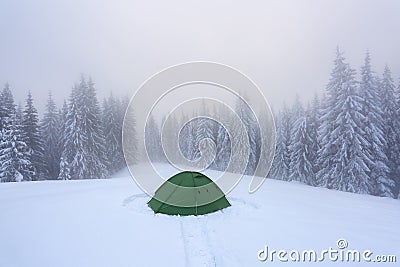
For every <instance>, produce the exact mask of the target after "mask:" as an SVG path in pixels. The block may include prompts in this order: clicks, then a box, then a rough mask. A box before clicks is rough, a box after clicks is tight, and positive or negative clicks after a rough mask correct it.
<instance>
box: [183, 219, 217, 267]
mask: <svg viewBox="0 0 400 267" xmlns="http://www.w3.org/2000/svg"><path fill="white" fill-rule="evenodd" d="M179 219H180V224H181V232H182V240H183V245H184V249H185V266H193V267H194V266H207V267H211V266H217V264H216V256H215V255H214V254H213V248H212V246H211V244H210V240H209V238H208V229H207V220H208V218H207V216H201V217H194V216H189V217H180V218H179ZM219 266H220V265H219Z"/></svg>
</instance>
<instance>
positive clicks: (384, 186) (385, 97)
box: [376, 65, 400, 197]
mask: <svg viewBox="0 0 400 267" xmlns="http://www.w3.org/2000/svg"><path fill="white" fill-rule="evenodd" d="M379 94H380V95H381V96H382V119H383V121H382V122H383V123H382V126H383V136H384V137H385V140H386V142H385V147H384V149H383V152H384V153H385V155H386V158H387V166H388V168H389V171H390V173H389V175H388V177H387V179H382V180H378V181H377V192H376V193H377V194H378V195H381V196H389V197H394V196H395V195H396V192H395V191H396V183H395V181H396V177H397V176H398V174H399V169H398V167H397V166H398V164H399V163H400V157H399V153H400V145H399V143H398V140H397V136H398V129H399V126H400V125H399V123H398V113H397V103H396V94H395V85H394V82H393V79H392V75H391V71H390V69H389V67H388V66H387V65H386V66H385V70H384V72H383V75H382V80H381V83H380V92H379Z"/></svg>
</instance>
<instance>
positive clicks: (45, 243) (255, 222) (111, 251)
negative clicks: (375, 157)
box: [0, 166, 400, 267]
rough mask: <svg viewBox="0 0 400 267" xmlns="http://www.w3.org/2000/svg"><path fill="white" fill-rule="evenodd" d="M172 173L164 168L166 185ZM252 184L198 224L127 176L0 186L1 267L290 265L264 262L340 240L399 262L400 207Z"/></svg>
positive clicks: (238, 190)
mask: <svg viewBox="0 0 400 267" xmlns="http://www.w3.org/2000/svg"><path fill="white" fill-rule="evenodd" d="M173 173H174V170H173V169H171V168H169V167H166V166H163V174H164V175H165V177H166V178H167V177H169V176H170V175H172V174H173ZM208 175H209V176H210V177H215V175H216V173H213V172H212V171H211V172H208ZM118 176H119V178H118ZM248 183H249V179H246V178H244V179H243V180H242V181H241V182H240V184H239V185H238V186H237V187H236V188H235V190H234V191H233V192H231V193H230V194H229V195H228V200H229V201H230V202H231V204H232V207H230V208H227V209H225V210H223V211H222V212H217V213H213V214H210V215H206V216H200V217H194V216H191V217H177V216H166V215H154V214H153V212H152V211H151V210H150V209H149V208H148V207H147V205H146V202H147V201H148V199H149V198H148V197H147V196H146V195H144V194H143V193H142V192H141V191H140V189H139V188H138V187H137V186H136V184H135V183H134V181H133V180H132V179H131V178H130V176H129V175H128V173H127V172H122V173H120V174H119V175H117V177H116V178H113V179H107V180H83V181H43V182H26V183H7V184H0V267H14V266H23V267H25V266H38V267H47V266H49V267H53V266H57V267H61V266H74V267H79V266H82V267H88V266H96V267H100V266H107V267H110V266H113V267H119V266H174V267H175V266H275V265H288V264H289V265H291V262H289V263H279V262H277V261H274V262H273V263H271V262H269V261H267V262H260V261H259V260H258V259H257V252H258V251H259V250H261V249H263V248H264V246H265V245H268V247H269V249H275V250H280V249H284V250H287V251H290V250H293V249H297V250H300V251H301V250H305V249H314V250H317V251H321V250H324V249H329V247H332V248H335V249H337V245H336V242H337V240H338V239H340V238H344V239H346V240H347V242H348V248H349V249H358V250H361V251H363V250H365V249H369V250H371V251H373V252H374V255H376V254H385V255H396V254H397V261H398V262H399V261H400V253H399V251H400V227H399V222H400V201H399V200H394V199H387V198H377V197H373V196H368V195H356V194H350V193H344V192H336V191H329V190H326V189H321V188H313V187H309V186H305V185H302V184H298V183H287V182H281V181H277V180H271V179H268V180H267V181H266V182H265V184H264V185H263V186H262V187H261V189H260V190H259V191H257V192H256V193H255V194H248V193H247V187H248ZM398 262H397V263H386V264H383V265H387V266H397V264H399V263H398ZM292 264H293V265H295V266H299V265H300V266H310V265H314V266H315V265H317V264H314V263H313V264H310V263H303V264H301V263H292ZM365 264H366V263H358V264H354V263H344V262H336V263H331V262H329V261H328V260H326V261H325V262H324V263H322V264H321V266H327V265H329V266H353V265H356V266H365ZM368 265H373V266H375V264H373V263H369V264H368Z"/></svg>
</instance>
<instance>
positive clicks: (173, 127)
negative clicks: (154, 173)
mask: <svg viewBox="0 0 400 267" xmlns="http://www.w3.org/2000/svg"><path fill="white" fill-rule="evenodd" d="M163 125H164V126H163ZM161 126H162V127H164V135H163V136H162V138H163V140H165V142H168V143H169V144H171V143H172V142H175V141H176V140H178V134H179V132H178V120H177V118H176V116H174V115H170V117H169V119H168V121H166V120H165V118H164V119H163V123H162V124H161ZM161 130H162V128H161ZM163 144H164V145H165V143H164V142H163ZM169 152H170V156H171V157H170V158H168V159H167V158H165V160H166V161H167V160H170V161H173V162H176V160H177V158H178V154H179V150H178V149H175V150H173V151H169ZM165 156H166V155H165Z"/></svg>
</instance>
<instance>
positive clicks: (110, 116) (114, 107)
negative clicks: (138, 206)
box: [103, 95, 124, 173]
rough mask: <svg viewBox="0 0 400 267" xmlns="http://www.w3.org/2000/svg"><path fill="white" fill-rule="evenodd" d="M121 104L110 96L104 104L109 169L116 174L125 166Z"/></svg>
mask: <svg viewBox="0 0 400 267" xmlns="http://www.w3.org/2000/svg"><path fill="white" fill-rule="evenodd" d="M119 109H120V104H118V102H117V100H116V99H115V98H114V97H113V96H112V95H110V96H109V98H108V99H107V100H104V103H103V128H104V138H105V150H106V156H107V169H108V170H109V172H111V173H114V172H116V171H118V170H120V169H121V168H122V166H123V162H124V158H123V152H122V146H121V125H120V122H119V117H118V116H119Z"/></svg>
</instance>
